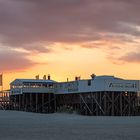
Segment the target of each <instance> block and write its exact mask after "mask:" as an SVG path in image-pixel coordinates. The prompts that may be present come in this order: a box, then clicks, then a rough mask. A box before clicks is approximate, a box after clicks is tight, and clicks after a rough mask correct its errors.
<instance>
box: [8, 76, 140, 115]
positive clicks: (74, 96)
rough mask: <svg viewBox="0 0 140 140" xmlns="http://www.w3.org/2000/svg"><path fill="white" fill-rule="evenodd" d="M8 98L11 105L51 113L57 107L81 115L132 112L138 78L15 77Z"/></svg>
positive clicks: (138, 90)
mask: <svg viewBox="0 0 140 140" xmlns="http://www.w3.org/2000/svg"><path fill="white" fill-rule="evenodd" d="M10 86H11V89H10V98H11V102H12V104H13V105H12V106H13V108H14V109H18V110H25V111H33V112H44V113H45V112H47V113H52V112H56V111H59V110H61V109H64V108H65V109H68V110H75V111H77V112H79V113H80V114H85V115H112V116H114V115H117V116H126V115H136V114H137V107H138V106H139V101H138V97H139V96H138V95H139V93H140V81H139V80H124V79H121V78H117V77H114V76H93V77H92V78H91V79H87V80H80V79H76V80H75V81H67V82H56V81H53V80H50V79H49V80H35V79H16V80H14V81H13V82H12V83H11V84H10Z"/></svg>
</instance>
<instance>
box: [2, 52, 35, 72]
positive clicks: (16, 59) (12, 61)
mask: <svg viewBox="0 0 140 140" xmlns="http://www.w3.org/2000/svg"><path fill="white" fill-rule="evenodd" d="M0 64H1V67H0V72H3V71H8V72H11V71H19V70H25V69H28V68H31V67H33V66H35V65H36V64H37V63H35V62H33V61H31V60H29V59H28V58H27V54H26V53H21V52H17V51H14V50H10V51H9V50H3V51H2V50H0Z"/></svg>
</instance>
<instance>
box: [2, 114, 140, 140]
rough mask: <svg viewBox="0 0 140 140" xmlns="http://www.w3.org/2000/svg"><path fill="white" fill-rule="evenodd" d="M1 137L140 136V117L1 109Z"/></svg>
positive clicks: (131, 139)
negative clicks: (41, 112) (38, 112)
mask: <svg viewBox="0 0 140 140" xmlns="http://www.w3.org/2000/svg"><path fill="white" fill-rule="evenodd" d="M0 140H140V117H94V116H80V115H77V114H64V113H54V114H35V113H28V112H18V111H0Z"/></svg>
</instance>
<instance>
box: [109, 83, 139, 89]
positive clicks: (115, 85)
mask: <svg viewBox="0 0 140 140" xmlns="http://www.w3.org/2000/svg"><path fill="white" fill-rule="evenodd" d="M109 88H137V84H136V83H112V82H111V83H109Z"/></svg>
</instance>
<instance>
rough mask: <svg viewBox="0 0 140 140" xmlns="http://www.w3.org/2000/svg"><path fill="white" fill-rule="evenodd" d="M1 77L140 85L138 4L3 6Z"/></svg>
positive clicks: (51, 0)
mask: <svg viewBox="0 0 140 140" xmlns="http://www.w3.org/2000/svg"><path fill="white" fill-rule="evenodd" d="M0 73H4V88H5V89H7V88H9V86H8V85H9V83H10V82H11V81H12V80H14V79H15V78H35V76H36V75H38V74H40V78H42V77H43V75H44V74H51V77H52V79H54V80H56V81H65V80H66V79H67V77H68V78H69V79H70V80H73V79H74V77H75V76H81V78H82V79H86V78H89V77H90V75H91V74H92V73H95V74H96V75H115V76H117V77H121V78H126V79H140V0H0Z"/></svg>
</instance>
